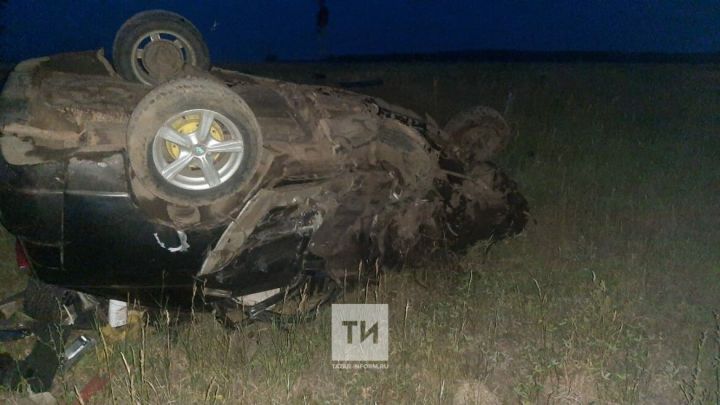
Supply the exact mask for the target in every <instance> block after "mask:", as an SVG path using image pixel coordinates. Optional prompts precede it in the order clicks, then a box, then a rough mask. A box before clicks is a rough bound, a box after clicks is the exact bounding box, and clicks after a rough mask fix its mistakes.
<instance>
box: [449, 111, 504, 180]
mask: <svg viewBox="0 0 720 405" xmlns="http://www.w3.org/2000/svg"><path fill="white" fill-rule="evenodd" d="M444 131H445V133H446V136H447V137H448V138H447V142H448V147H447V149H446V150H445V152H446V154H448V155H449V156H451V157H453V158H455V159H457V160H459V161H460V162H462V163H463V164H465V165H466V167H473V166H475V165H477V164H479V163H482V162H486V161H488V160H492V159H493V158H495V157H496V156H497V155H498V153H500V152H501V151H502V150H503V149H505V147H506V146H507V145H508V144H509V143H510V141H511V139H512V132H511V131H510V126H508V124H507V123H506V122H505V119H504V118H503V117H502V115H501V114H500V113H499V112H497V111H495V110H493V109H492V108H489V107H484V106H475V107H472V108H469V109H467V110H465V111H462V112H460V113H458V114H457V115H455V116H454V117H453V118H451V119H450V121H448V123H447V124H446V125H445V128H444Z"/></svg>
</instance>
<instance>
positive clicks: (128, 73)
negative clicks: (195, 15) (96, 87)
mask: <svg viewBox="0 0 720 405" xmlns="http://www.w3.org/2000/svg"><path fill="white" fill-rule="evenodd" d="M113 63H114V65H115V69H117V71H118V72H119V73H120V75H121V76H123V77H124V78H125V79H127V80H132V81H137V82H141V83H145V84H148V85H155V84H157V83H161V82H163V81H166V80H168V79H170V78H172V77H173V76H175V75H177V74H178V73H179V72H180V71H181V70H182V68H183V66H185V65H192V66H195V67H197V68H199V69H201V70H207V69H209V68H210V55H209V52H208V48H207V45H206V44H205V41H204V40H203V38H202V35H201V34H200V31H198V30H197V28H195V26H194V25H193V24H192V23H191V22H190V21H188V20H187V19H185V18H184V17H183V16H181V15H179V14H175V13H171V12H169V11H164V10H150V11H144V12H142V13H139V14H136V15H134V16H132V17H131V18H130V19H128V20H127V21H126V22H125V24H123V25H122V27H120V29H119V30H118V32H117V34H116V35H115V42H114V43H113Z"/></svg>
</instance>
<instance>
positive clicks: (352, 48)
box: [0, 0, 720, 62]
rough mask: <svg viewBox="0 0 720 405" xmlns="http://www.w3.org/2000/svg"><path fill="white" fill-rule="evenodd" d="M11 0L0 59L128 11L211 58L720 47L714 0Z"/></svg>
mask: <svg viewBox="0 0 720 405" xmlns="http://www.w3.org/2000/svg"><path fill="white" fill-rule="evenodd" d="M326 3H327V6H328V8H329V10H330V18H329V25H328V26H327V29H326V32H325V33H324V34H323V35H322V36H320V35H318V34H317V33H316V30H315V14H316V12H317V10H318V5H317V0H232V1H231V0H226V1H220V0H204V1H200V0H196V1H190V0H175V1H171V0H96V1H88V0H76V1H62V0H54V1H53V0H8V3H7V6H6V7H5V9H4V10H3V11H2V16H1V17H0V25H4V26H5V31H4V33H3V34H2V35H0V42H1V44H0V46H1V47H2V48H1V49H2V55H3V57H4V60H5V61H17V60H21V59H26V58H29V57H34V56H41V55H47V54H52V53H57V52H64V51H72V50H86V49H93V48H97V47H101V46H104V47H105V48H106V49H109V47H110V46H111V44H112V39H113V36H114V35H115V31H116V30H117V28H118V27H119V26H120V25H121V24H122V22H123V21H124V20H125V19H127V18H128V17H130V16H131V15H132V14H134V13H135V12H137V11H141V10H145V9H154V8H165V9H168V10H172V11H176V12H178V13H180V14H183V15H184V16H185V17H187V18H189V19H190V20H192V21H193V22H194V23H195V25H196V26H197V27H198V28H199V29H200V31H201V32H202V33H203V35H204V36H205V39H206V40H207V42H208V44H209V47H210V51H211V55H212V58H213V60H214V61H217V62H228V61H260V60H263V59H264V58H265V57H266V56H267V55H269V54H273V55H276V56H277V57H279V58H280V59H285V60H289V59H313V58H318V57H323V56H327V55H329V54H334V55H348V54H382V53H423V52H436V51H453V50H483V49H507V50H529V51H568V50H580V51H621V52H718V51H720V0H694V1H693V0H655V1H651V0H639V1H632V0H605V1H602V0H574V1H570V0H547V1H541V0H540V1H538V0H534V1H533V0H514V1H503V0H495V1H483V0H455V1H451V0H357V1H353V0H326Z"/></svg>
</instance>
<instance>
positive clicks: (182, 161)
mask: <svg viewBox="0 0 720 405" xmlns="http://www.w3.org/2000/svg"><path fill="white" fill-rule="evenodd" d="M192 160H193V155H192V154H191V153H189V152H180V156H178V158H177V159H175V160H174V161H173V162H172V163H170V164H169V165H167V166H165V168H164V169H163V170H162V172H160V175H161V176H163V178H165V179H166V180H172V179H173V178H175V176H177V175H178V173H180V172H181V171H182V170H183V169H184V168H186V167H187V166H188V165H189V164H190V162H192Z"/></svg>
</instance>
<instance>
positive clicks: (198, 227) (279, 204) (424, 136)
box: [0, 11, 527, 318]
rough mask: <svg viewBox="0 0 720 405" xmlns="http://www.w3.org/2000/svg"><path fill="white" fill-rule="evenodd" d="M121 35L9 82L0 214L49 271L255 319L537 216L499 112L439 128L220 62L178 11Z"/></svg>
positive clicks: (80, 285)
mask: <svg viewBox="0 0 720 405" xmlns="http://www.w3.org/2000/svg"><path fill="white" fill-rule="evenodd" d="M115 48H116V49H115V50H114V52H113V56H114V59H115V60H114V61H113V64H114V67H113V65H111V64H110V63H109V62H108V61H107V60H106V59H105V58H104V56H103V54H102V52H101V51H98V52H85V53H74V54H61V55H55V56H51V57H44V58H38V59H34V60H29V61H25V62H22V63H20V64H19V65H17V67H15V69H14V71H13V72H12V73H11V75H10V76H9V78H8V80H7V82H6V84H5V87H4V89H3V91H2V94H1V95H0V107H1V108H2V110H1V112H0V125H1V126H0V131H1V132H2V137H1V138H0V147H1V148H2V156H1V157H0V214H1V215H0V220H1V221H2V224H3V226H4V227H5V228H6V229H7V230H8V231H9V232H11V233H12V234H14V235H15V236H16V237H17V239H18V254H19V255H20V256H21V258H26V259H27V260H28V262H29V264H30V267H31V270H32V274H33V275H34V276H35V277H37V278H38V279H39V280H41V281H42V282H44V283H47V284H51V285H55V286H59V287H62V288H64V289H68V290H74V291H79V292H83V293H88V294H93V295H98V296H102V297H107V298H116V299H122V300H128V298H129V299H133V300H138V301H139V302H140V303H142V304H145V305H179V306H188V305H191V304H192V302H193V300H194V299H195V300H196V303H199V302H202V303H203V305H207V306H213V305H214V304H218V303H228V304H230V303H232V304H234V305H242V306H246V308H247V314H248V316H251V317H256V318H260V317H261V316H262V313H263V311H265V310H267V309H269V308H271V307H272V306H273V305H274V304H275V303H276V302H277V301H278V300H279V299H281V298H282V297H283V296H284V294H286V293H287V291H288V289H292V288H295V287H297V286H298V285H301V284H302V283H306V282H308V280H312V279H316V278H318V277H322V278H323V279H328V280H339V279H341V278H343V277H345V276H346V273H347V272H348V270H349V271H350V272H354V270H356V269H357V268H358V266H359V265H361V266H365V267H373V268H374V267H376V266H378V267H392V266H397V265H400V264H403V263H405V262H407V261H417V260H420V259H422V257H425V256H426V255H427V254H429V253H430V252H433V251H436V250H438V249H450V250H462V249H465V248H466V247H468V246H470V245H472V244H473V243H475V242H476V241H478V240H482V239H487V238H502V237H505V236H508V235H512V234H515V233H517V232H519V231H521V230H522V229H523V227H524V225H525V223H526V220H527V204H526V202H525V200H524V198H523V197H522V196H521V194H520V193H519V192H518V191H517V189H516V185H515V183H514V182H513V181H511V180H510V179H508V177H507V176H506V175H505V174H504V173H503V172H502V171H501V170H500V169H498V168H497V167H496V166H495V165H493V164H492V163H490V162H489V161H490V160H491V159H492V158H493V157H494V156H495V155H496V154H497V153H498V152H499V151H500V150H502V148H503V147H504V146H505V145H506V144H507V143H508V142H509V140H510V134H511V131H510V129H509V127H508V126H507V124H506V123H505V121H504V120H503V119H502V117H501V116H500V115H499V114H498V113H497V112H495V111H493V110H491V109H488V108H483V107H476V108H473V109H470V110H468V111H466V112H463V113H461V114H459V115H458V116H456V117H455V118H453V119H452V120H451V121H450V122H449V123H448V124H447V125H446V126H445V128H444V129H441V128H440V127H439V126H438V125H436V124H435V123H434V122H433V121H432V119H429V118H423V117H420V116H418V115H416V114H415V113H413V112H411V111H407V110H405V109H402V108H400V107H396V106H393V105H390V104H388V103H386V102H384V101H382V100H379V99H376V98H372V97H368V96H364V95H361V94H356V93H351V92H348V91H344V90H339V89H334V88H327V87H319V86H308V85H297V84H293V83H287V82H281V81H276V80H271V79H266V78H261V77H256V76H251V75H247V74H242V73H238V72H234V71H228V70H223V69H219V68H212V69H210V68H209V59H208V56H207V55H208V52H207V48H206V47H205V45H204V43H203V42H202V37H201V36H200V34H199V33H198V32H197V30H195V29H194V27H192V25H191V24H189V22H187V21H185V20H184V19H182V17H180V16H177V15H175V14H172V13H167V12H160V11H155V12H149V13H142V14H140V15H138V16H136V17H134V18H133V19H131V20H130V21H128V23H126V24H125V25H124V26H123V28H121V30H120V32H119V33H118V37H117V39H116V43H115ZM258 293H264V294H265V295H262V296H261V298H257V297H258V295H257V294H258ZM198 296H201V297H202V299H201V300H200V299H197V297H198ZM251 296H254V297H255V299H254V300H251V299H248V297H251Z"/></svg>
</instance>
